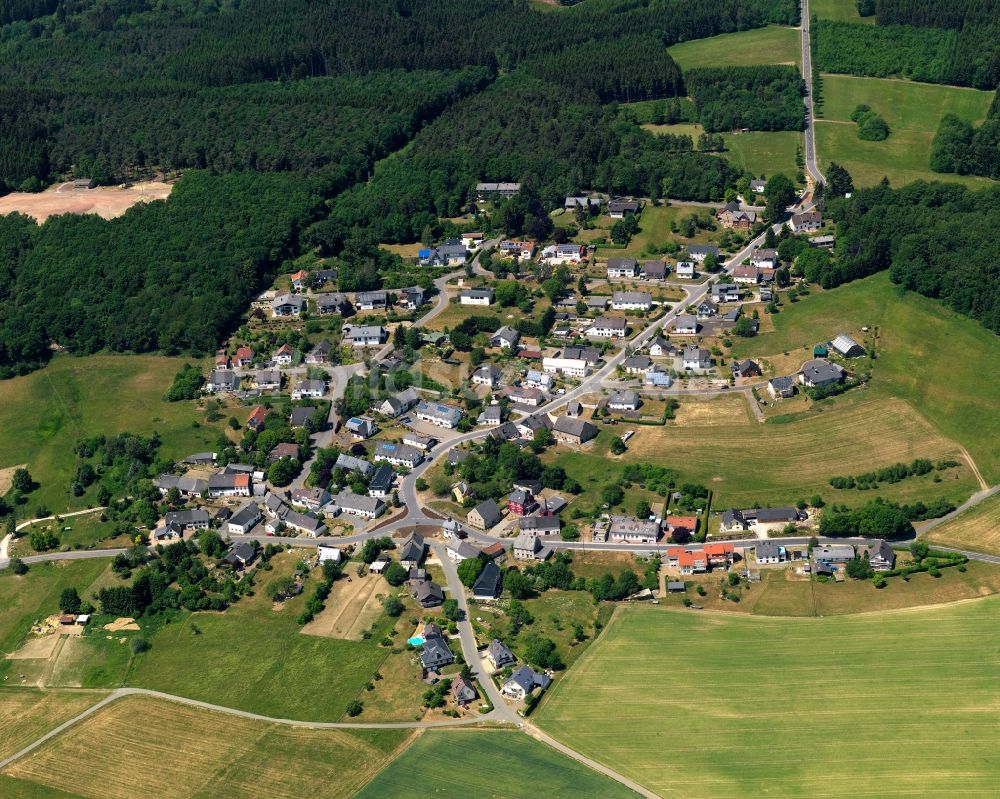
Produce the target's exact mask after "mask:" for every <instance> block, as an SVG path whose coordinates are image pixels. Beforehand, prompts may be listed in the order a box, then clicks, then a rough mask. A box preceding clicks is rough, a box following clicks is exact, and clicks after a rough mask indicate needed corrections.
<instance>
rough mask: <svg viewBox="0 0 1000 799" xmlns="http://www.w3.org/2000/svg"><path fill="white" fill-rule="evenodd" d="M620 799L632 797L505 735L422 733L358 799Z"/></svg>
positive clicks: (520, 737)
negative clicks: (495, 798)
mask: <svg viewBox="0 0 1000 799" xmlns="http://www.w3.org/2000/svg"><path fill="white" fill-rule="evenodd" d="M427 796H434V797H436V799H472V798H473V797H475V798H476V799H478V798H479V797H484V798H485V797H491V799H492V798H493V797H503V799H536V797H570V796H571V797H574V799H619V797H630V796H631V797H634V796H635V794H634V793H633V792H632V791H630V790H629V789H628V788H626V787H624V786H623V785H621V784H619V783H617V782H614V781H613V780H610V779H608V778H607V777H604V776H603V775H601V774H598V773H597V772H596V771H591V770H590V769H589V768H587V767H586V766H584V765H581V764H579V763H577V762H575V761H574V760H571V759H570V758H568V757H566V756H565V755H562V754H560V753H559V752H556V751H555V750H554V749H551V748H549V747H548V746H546V745H545V744H542V743H539V742H537V741H534V740H532V739H531V738H529V737H528V736H527V735H525V734H523V733H520V732H514V731H510V730H448V731H444V730H441V731H433V732H425V733H423V734H422V735H421V736H420V737H418V738H417V739H416V740H415V741H414V742H413V743H412V744H411V745H410V746H409V747H407V749H406V751H405V752H403V754H401V755H400V756H399V757H398V758H396V759H395V760H394V761H393V762H392V763H391V764H390V765H389V766H388V768H386V769H385V770H383V771H382V772H380V773H379V774H378V775H377V776H376V777H375V779H373V780H372V781H371V782H370V783H368V785H366V786H365V787H364V788H363V789H362V790H361V792H360V793H358V799H387V797H392V799H424V797H427Z"/></svg>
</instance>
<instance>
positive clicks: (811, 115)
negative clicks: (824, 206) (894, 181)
mask: <svg viewBox="0 0 1000 799" xmlns="http://www.w3.org/2000/svg"><path fill="white" fill-rule="evenodd" d="M802 77H803V78H804V79H805V83H806V96H805V104H806V130H805V140H806V148H805V154H804V155H805V162H806V172H808V173H809V176H810V177H811V178H812V179H813V181H814V182H815V183H826V179H825V178H824V177H823V173H822V172H821V171H820V168H819V164H818V163H817V158H816V124H815V116H816V109H815V108H814V107H813V78H812V49H811V48H810V46H809V0H802Z"/></svg>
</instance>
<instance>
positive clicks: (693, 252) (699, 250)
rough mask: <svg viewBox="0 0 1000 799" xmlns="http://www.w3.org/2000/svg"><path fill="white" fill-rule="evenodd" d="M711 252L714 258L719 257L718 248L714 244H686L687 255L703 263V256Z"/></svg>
mask: <svg viewBox="0 0 1000 799" xmlns="http://www.w3.org/2000/svg"><path fill="white" fill-rule="evenodd" d="M709 253H711V254H712V255H714V256H715V257H716V258H718V257H719V248H718V247H716V246H715V245H714V244H689V245H688V246H687V254H688V257H689V258H690V259H691V260H692V261H697V262H698V263H700V264H702V263H705V258H706V257H707V256H708V255H709Z"/></svg>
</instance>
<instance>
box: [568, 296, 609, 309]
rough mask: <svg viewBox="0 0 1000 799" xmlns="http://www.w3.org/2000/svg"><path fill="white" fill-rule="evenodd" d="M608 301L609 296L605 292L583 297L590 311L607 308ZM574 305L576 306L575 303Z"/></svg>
mask: <svg viewBox="0 0 1000 799" xmlns="http://www.w3.org/2000/svg"><path fill="white" fill-rule="evenodd" d="M608 302H609V298H608V296H607V295H605V294H588V295H587V296H586V297H584V298H583V304H584V305H586V306H587V310H588V311H597V312H599V313H601V312H603V311H606V310H607V308H608ZM573 307H576V304H575V303H574V306H573Z"/></svg>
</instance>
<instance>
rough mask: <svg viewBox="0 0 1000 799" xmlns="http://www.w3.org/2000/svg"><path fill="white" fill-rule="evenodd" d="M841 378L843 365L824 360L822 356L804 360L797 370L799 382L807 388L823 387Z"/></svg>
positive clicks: (837, 381) (842, 377)
mask: <svg viewBox="0 0 1000 799" xmlns="http://www.w3.org/2000/svg"><path fill="white" fill-rule="evenodd" d="M843 379H844V369H843V367H841V366H838V365H837V364H835V363H830V362H829V361H824V360H823V359H822V358H813V359H812V360H809V361H806V362H805V363H804V364H802V369H800V370H799V382H800V383H802V385H804V386H806V387H808V388H824V387H825V386H831V385H835V384H837V383H839V382H840V381H841V380H843Z"/></svg>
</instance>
